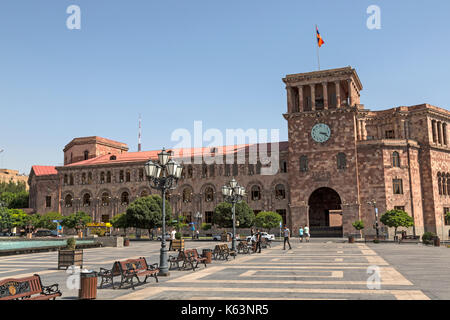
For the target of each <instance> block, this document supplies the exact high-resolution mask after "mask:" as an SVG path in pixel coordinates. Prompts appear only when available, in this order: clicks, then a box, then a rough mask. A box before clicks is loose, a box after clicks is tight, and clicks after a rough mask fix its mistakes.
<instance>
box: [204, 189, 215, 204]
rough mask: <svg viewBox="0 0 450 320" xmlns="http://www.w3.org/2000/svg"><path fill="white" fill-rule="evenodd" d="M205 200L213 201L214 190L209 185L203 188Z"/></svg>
mask: <svg viewBox="0 0 450 320" xmlns="http://www.w3.org/2000/svg"><path fill="white" fill-rule="evenodd" d="M205 201H206V202H211V201H214V190H213V188H211V187H207V188H206V189H205Z"/></svg>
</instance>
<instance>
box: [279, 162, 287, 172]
mask: <svg viewBox="0 0 450 320" xmlns="http://www.w3.org/2000/svg"><path fill="white" fill-rule="evenodd" d="M280 172H281V173H286V172H287V161H286V160H283V161H281V163H280Z"/></svg>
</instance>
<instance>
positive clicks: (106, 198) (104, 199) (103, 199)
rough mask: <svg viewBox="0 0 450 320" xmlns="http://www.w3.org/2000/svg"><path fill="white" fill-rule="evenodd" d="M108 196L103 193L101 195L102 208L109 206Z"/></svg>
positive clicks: (106, 193)
mask: <svg viewBox="0 0 450 320" xmlns="http://www.w3.org/2000/svg"><path fill="white" fill-rule="evenodd" d="M110 198H111V197H110V196H109V194H108V192H103V194H102V206H104V207H107V206H109V200H110Z"/></svg>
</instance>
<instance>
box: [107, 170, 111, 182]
mask: <svg viewBox="0 0 450 320" xmlns="http://www.w3.org/2000/svg"><path fill="white" fill-rule="evenodd" d="M106 183H111V171H108V172H107V173H106Z"/></svg>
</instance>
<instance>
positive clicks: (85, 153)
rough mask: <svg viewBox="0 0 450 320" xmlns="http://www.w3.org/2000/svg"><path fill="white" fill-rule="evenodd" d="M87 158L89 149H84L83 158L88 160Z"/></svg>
mask: <svg viewBox="0 0 450 320" xmlns="http://www.w3.org/2000/svg"><path fill="white" fill-rule="evenodd" d="M88 159H89V151H87V150H86V151H85V152H84V160H88Z"/></svg>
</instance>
